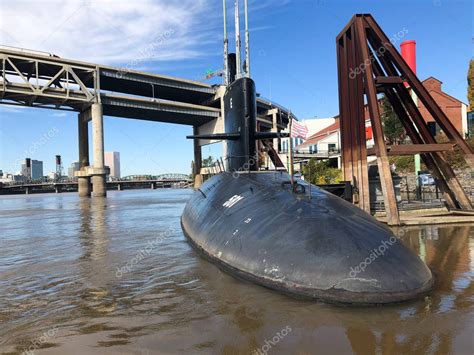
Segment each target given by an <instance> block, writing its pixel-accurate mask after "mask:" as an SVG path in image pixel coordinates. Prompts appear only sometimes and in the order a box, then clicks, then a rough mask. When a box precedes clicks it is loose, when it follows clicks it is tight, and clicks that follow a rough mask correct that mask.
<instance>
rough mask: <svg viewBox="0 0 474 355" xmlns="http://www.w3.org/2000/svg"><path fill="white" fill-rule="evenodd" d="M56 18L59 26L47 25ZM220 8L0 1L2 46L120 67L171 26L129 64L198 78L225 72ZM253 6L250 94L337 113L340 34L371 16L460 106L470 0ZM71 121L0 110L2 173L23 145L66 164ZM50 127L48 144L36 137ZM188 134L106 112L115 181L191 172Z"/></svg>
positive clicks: (83, 0) (210, 1)
mask: <svg viewBox="0 0 474 355" xmlns="http://www.w3.org/2000/svg"><path fill="white" fill-rule="evenodd" d="M241 2H242V5H243V0H241ZM228 3H229V7H230V6H232V5H233V1H229V2H228ZM242 7H243V6H242ZM229 10H230V9H229ZM20 11H21V12H22V19H21V21H20V20H19V18H18V16H17V14H18V13H19V12H20ZM51 11H53V12H54V13H55V14H56V18H60V19H64V20H62V22H61V21H48V16H50V14H51ZM221 11H222V9H221V1H220V0H207V1H206V0H194V1H191V0H181V1H174V0H171V1H152V0H141V1H136V2H128V1H114V2H113V3H112V2H108V1H93V0H77V1H68V2H61V1H59V2H58V1H56V0H54V1H53V0H51V1H33V0H31V1H25V0H20V1H16V2H14V3H12V2H11V1H10V0H0V44H4V45H10V46H20V47H26V48H31V49H36V50H43V51H48V52H52V53H56V54H57V55H60V56H61V57H65V58H72V59H80V60H86V61H93V62H97V63H101V64H110V65H115V66H119V67H125V66H126V65H127V64H129V63H130V62H131V61H132V60H133V59H134V58H137V56H140V54H139V53H140V49H143V48H145V47H146V44H147V43H150V41H152V40H153V38H155V37H156V35H157V34H159V33H163V31H166V30H169V29H172V30H173V35H172V36H171V37H170V39H169V40H167V41H165V42H166V43H164V44H163V45H162V46H161V47H159V48H157V49H156V51H155V52H154V53H148V54H150V55H149V57H148V58H146V59H141V60H140V61H138V63H135V64H134V69H137V70H147V71H150V72H154V73H160V74H166V75H173V76H178V77H185V78H190V79H196V80H198V79H200V78H202V77H203V76H204V75H205V73H206V71H207V70H209V69H213V70H216V69H219V68H221V67H222V55H221V53H222V38H221V36H222V18H221ZM250 11H251V17H250V27H251V60H252V77H253V79H254V80H255V82H256V85H257V90H258V92H260V93H261V94H262V96H264V97H267V98H271V99H272V100H274V101H276V102H278V103H280V104H282V105H284V106H286V107H289V108H291V109H292V111H293V112H294V113H295V114H296V115H297V116H298V117H299V118H310V117H330V116H333V115H336V114H337V113H338V91H337V68H336V51H335V37H336V35H337V34H338V33H339V32H340V30H341V29H342V28H343V27H344V25H345V24H346V23H347V22H348V21H349V19H350V18H351V16H352V15H353V14H355V13H372V14H373V15H374V17H375V19H376V20H377V22H378V23H379V24H380V25H381V26H382V28H383V29H384V31H385V32H386V33H387V35H389V36H392V35H394V34H396V33H398V32H399V31H402V30H404V29H406V30H407V31H408V33H407V34H406V35H405V37H404V38H403V40H405V39H415V40H416V41H417V55H418V58H417V60H418V61H417V66H418V76H419V77H420V78H421V79H425V78H427V77H428V76H435V77H437V78H438V79H440V80H441V81H442V82H443V89H444V90H445V91H446V92H447V93H449V94H451V95H453V96H455V97H457V98H459V99H460V100H462V101H465V102H466V101H467V100H466V86H467V83H466V74H467V67H468V62H469V60H470V59H471V58H472V57H473V39H472V38H473V26H472V20H473V15H474V14H473V3H472V1H470V0H451V1H447V0H411V1H408V0H402V1H400V0H398V1H391V0H384V1H380V0H353V1H348V0H337V1H336V0H332V1H330V0H293V1H285V0H274V1H271V0H259V1H250ZM230 13H231V12H230V11H229V24H232V23H233V21H232V19H231V16H230ZM32 28H34V31H33V32H32ZM232 34H233V33H232ZM232 47H233V41H232V39H231V48H232ZM140 58H141V57H140ZM218 81H219V80H218V79H216V80H214V81H209V82H210V83H216V82H218ZM76 117H77V116H76V114H73V113H64V112H61V111H52V110H42V109H30V108H11V107H7V106H5V105H0V169H3V171H9V172H11V171H14V170H18V169H19V166H18V164H17V162H18V161H19V160H20V159H23V158H25V156H26V155H25V150H30V152H32V153H31V154H30V153H29V154H28V155H29V156H31V157H32V158H33V159H39V160H43V161H44V166H45V169H44V170H45V174H46V173H48V172H50V171H53V170H54V155H56V154H61V155H62V156H63V161H64V166H65V168H67V166H69V164H70V163H71V162H72V161H75V160H77V155H78V153H77V146H78V143H77V122H76V119H77V118H76ZM51 130H54V132H55V133H54V134H53V137H51V138H49V139H46V140H45V139H43V140H41V138H42V137H43V136H44V135H45V134H48V132H50V131H51ZM190 133H191V128H190V127H187V126H180V125H171V124H161V123H153V122H147V121H138V120H128V119H122V118H114V117H105V149H106V150H115V151H119V152H120V153H121V164H122V175H129V174H141V173H151V174H159V173H167V172H183V173H189V172H190V162H191V160H192V154H193V151H192V142H190V141H187V140H186V139H185V135H187V134H190ZM210 154H211V155H214V156H220V146H219V145H215V146H211V147H204V148H203V155H204V156H207V155H210ZM91 159H92V156H91Z"/></svg>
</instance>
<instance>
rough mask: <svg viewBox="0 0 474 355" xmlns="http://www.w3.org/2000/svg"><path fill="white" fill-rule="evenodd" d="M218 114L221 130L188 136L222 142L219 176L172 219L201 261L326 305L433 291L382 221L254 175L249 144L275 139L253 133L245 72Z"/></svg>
mask: <svg viewBox="0 0 474 355" xmlns="http://www.w3.org/2000/svg"><path fill="white" fill-rule="evenodd" d="M237 56H238V53H237ZM228 58H229V59H230V61H231V62H232V60H233V59H232V58H233V56H232V55H231V54H229V55H228ZM247 65H248V64H247ZM229 67H231V68H232V67H234V66H233V65H232V63H231V65H229ZM236 67H237V72H238V71H239V67H238V65H237V66H236ZM224 112H225V117H224V129H225V132H224V133H222V134H214V135H193V136H188V138H191V139H222V140H225V141H226V143H227V156H226V163H227V164H226V171H224V172H222V173H220V174H217V175H214V176H213V177H211V178H209V179H208V180H207V181H205V182H204V183H203V184H202V185H201V186H200V187H198V188H196V189H195V191H194V192H193V194H192V196H191V197H190V200H189V201H188V202H187V204H186V206H185V208H184V211H183V213H182V216H181V226H182V230H183V232H184V235H185V236H186V238H187V239H188V241H189V242H190V244H191V245H192V246H193V247H194V248H195V249H196V250H197V251H198V252H199V253H200V254H201V255H202V256H203V257H204V258H206V259H208V260H209V261H211V262H212V263H214V264H216V265H217V266H218V267H220V268H221V269H222V270H224V271H226V272H227V273H229V274H231V275H233V276H235V277H237V278H240V279H244V280H247V281H251V282H253V283H256V284H258V285H261V286H264V287H267V288H270V289H273V290H276V291H279V292H282V293H286V294H290V295H292V296H296V297H298V298H300V297H302V298H309V299H315V300H321V301H326V302H331V303H343V304H355V305H357V304H388V303H397V302H403V301H407V300H411V299H414V298H417V297H420V296H422V295H424V294H426V293H427V292H428V291H429V290H430V289H431V288H432V286H433V275H432V273H431V271H430V269H429V268H428V267H427V266H426V264H425V263H424V262H423V261H422V260H421V259H420V258H419V257H418V256H417V255H416V254H415V253H414V252H413V251H411V250H410V249H409V248H407V247H406V246H404V245H403V243H402V242H401V241H400V240H399V239H398V238H397V237H396V236H395V235H394V234H393V232H392V231H391V230H390V229H389V228H388V227H387V226H386V225H384V224H382V223H381V222H379V221H377V220H376V219H375V218H374V217H372V216H371V215H369V214H367V213H366V212H364V211H363V210H361V209H359V208H358V207H356V206H354V205H353V204H351V203H349V202H347V201H345V200H344V199H342V198H340V197H337V196H335V195H333V194H331V193H329V192H327V191H325V190H323V189H321V188H319V187H317V186H314V185H311V184H309V183H307V182H304V181H299V180H297V181H295V180H293V179H292V177H291V176H290V174H288V173H287V172H286V171H268V170H260V169H259V159H258V156H259V152H258V148H257V147H258V144H257V141H258V140H266V139H272V138H275V137H277V135H278V136H279V137H281V136H282V134H281V133H279V134H278V133H270V132H258V131H257V103H256V88H255V83H254V81H253V80H252V79H251V78H250V77H249V76H241V75H238V74H237V75H235V73H233V72H232V70H231V72H230V75H229V83H228V85H227V88H226V92H225V94H224ZM290 119H291V117H290Z"/></svg>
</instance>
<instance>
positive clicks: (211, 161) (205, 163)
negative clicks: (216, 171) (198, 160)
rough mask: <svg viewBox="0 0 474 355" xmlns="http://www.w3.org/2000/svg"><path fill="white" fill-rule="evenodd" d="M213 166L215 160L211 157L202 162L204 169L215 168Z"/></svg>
mask: <svg viewBox="0 0 474 355" xmlns="http://www.w3.org/2000/svg"><path fill="white" fill-rule="evenodd" d="M213 165H214V158H213V157H211V156H210V155H209V156H208V157H207V158H206V159H203V161H202V166H203V167H204V168H208V167H210V166H213Z"/></svg>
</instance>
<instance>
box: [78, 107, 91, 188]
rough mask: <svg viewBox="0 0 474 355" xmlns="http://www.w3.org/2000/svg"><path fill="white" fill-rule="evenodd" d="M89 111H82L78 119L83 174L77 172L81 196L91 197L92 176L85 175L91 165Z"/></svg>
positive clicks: (80, 166) (80, 162)
mask: <svg viewBox="0 0 474 355" xmlns="http://www.w3.org/2000/svg"><path fill="white" fill-rule="evenodd" d="M88 113H89V112H87V111H86V112H81V113H80V114H79V117H78V121H77V122H78V132H79V168H80V172H79V173H81V175H79V174H77V191H78V193H79V197H89V196H90V195H91V180H90V176H87V175H84V173H85V170H86V169H87V168H88V166H89V130H88V120H89V117H88Z"/></svg>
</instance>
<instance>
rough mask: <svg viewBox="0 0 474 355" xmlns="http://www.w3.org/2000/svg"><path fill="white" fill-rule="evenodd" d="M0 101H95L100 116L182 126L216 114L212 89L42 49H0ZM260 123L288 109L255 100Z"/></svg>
mask: <svg viewBox="0 0 474 355" xmlns="http://www.w3.org/2000/svg"><path fill="white" fill-rule="evenodd" d="M0 61H1V67H0V103H2V104H11V105H21V106H31V107H43V108H50V109H59V110H69V111H77V112H81V111H83V110H85V109H86V108H88V107H89V106H90V105H91V104H92V103H94V102H101V103H102V104H103V110H104V114H105V115H108V116H117V117H126V118H134V119H141V120H151V121H160V122H169V123H178V124H185V125H196V124H197V125H202V124H204V123H207V122H209V121H211V120H214V119H216V118H217V117H219V115H220V100H218V99H217V98H216V93H217V87H218V86H211V85H208V84H204V83H201V82H197V81H193V80H187V79H181V78H176V77H171V76H165V75H159V74H152V73H146V72H140V71H136V70H131V69H128V68H115V67H111V66H106V65H98V64H93V63H88V62H83V61H79V60H70V59H64V58H60V57H57V56H54V55H48V54H47V53H44V52H36V51H29V50H22V49H19V48H14V49H12V48H10V47H0ZM257 105H258V113H259V121H261V122H262V123H263V124H264V125H271V123H272V122H271V120H269V119H265V114H266V112H267V111H269V110H271V109H274V108H277V109H279V110H280V112H281V114H280V122H279V127H280V128H283V127H286V124H287V123H288V111H287V110H286V109H284V108H282V107H280V106H278V105H274V104H272V103H271V102H269V101H268V100H264V99H261V98H258V99H257Z"/></svg>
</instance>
